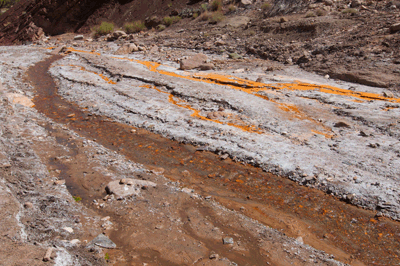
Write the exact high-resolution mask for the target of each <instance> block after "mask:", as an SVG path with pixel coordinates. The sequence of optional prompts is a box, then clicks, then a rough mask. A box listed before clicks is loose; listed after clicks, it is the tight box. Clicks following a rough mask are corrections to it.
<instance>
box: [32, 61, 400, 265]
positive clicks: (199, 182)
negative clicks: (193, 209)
mask: <svg viewBox="0 0 400 266" xmlns="http://www.w3.org/2000/svg"><path fill="white" fill-rule="evenodd" d="M59 58H60V57H57V56H56V57H52V58H50V59H47V60H45V61H43V62H41V63H39V64H37V65H36V66H34V67H32V68H30V69H29V71H28V76H29V79H30V80H31V82H32V85H33V86H34V87H35V88H36V90H37V96H36V97H35V98H34V103H35V105H36V108H37V110H39V111H40V112H42V113H44V114H45V115H46V116H48V117H49V118H51V119H53V120H55V121H56V122H58V123H62V124H67V125H68V126H69V127H70V128H71V129H73V130H75V131H76V132H78V133H79V134H80V135H82V136H83V137H86V138H88V139H96V140H97V141H98V142H99V143H100V144H102V145H103V146H105V147H107V148H109V149H111V150H116V151H118V152H119V153H121V154H123V155H125V156H126V157H127V158H128V159H130V160H132V161H134V162H138V163H141V164H144V165H145V166H156V167H162V168H164V169H165V176H166V177H171V179H172V180H179V181H180V182H181V183H182V184H184V186H187V187H193V188H195V189H196V191H199V192H201V194H203V195H213V196H215V198H216V199H217V200H219V201H220V202H221V203H222V204H223V205H225V206H232V208H233V209H236V210H238V211H241V207H244V212H245V214H246V215H248V216H249V217H252V218H254V219H257V220H259V221H260V222H262V223H264V224H266V225H269V226H271V227H274V228H277V229H282V230H283V231H284V232H285V233H286V234H287V235H289V236H293V237H297V236H302V237H303V239H304V241H305V243H306V244H309V245H311V246H314V247H315V248H317V249H322V250H326V251H327V252H331V253H333V254H334V255H335V256H336V258H337V259H339V260H342V261H344V262H348V263H350V264H353V265H356V264H357V263H358V262H357V261H361V262H363V263H365V264H366V265H395V264H399V263H400V259H399V257H398V256H400V253H399V251H400V225H399V223H397V222H394V221H391V220H389V219H387V218H383V217H379V218H375V217H374V213H373V212H371V211H366V210H363V209H360V208H357V207H354V206H351V205H349V204H346V203H344V202H340V201H337V200H336V199H335V198H334V197H332V196H330V195H327V194H324V193H323V192H321V191H318V190H315V189H309V188H307V187H301V186H299V185H297V184H296V183H294V182H292V181H290V180H288V179H286V178H280V177H277V176H273V175H271V174H268V173H265V172H263V171H262V170H261V169H259V168H255V167H250V166H245V165H242V164H239V163H235V162H234V161H232V160H230V159H227V160H220V159H219V157H218V156H217V155H215V154H213V153H210V152H204V151H196V148H195V147H193V146H190V145H183V144H180V143H177V142H174V141H171V140H169V139H166V138H163V137H161V136H158V135H156V134H153V133H151V132H147V131H145V130H141V129H140V130H137V134H132V133H131V129H132V127H130V126H127V125H123V124H119V123H116V122H111V121H109V120H108V119H107V118H105V117H97V116H92V117H91V118H90V119H87V118H88V113H87V112H86V111H84V110H81V109H79V107H78V106H76V105H75V104H72V103H69V102H67V101H65V100H64V99H62V98H61V97H60V96H59V95H58V94H57V89H56V87H55V86H56V85H55V83H54V81H53V80H52V78H51V76H50V75H49V74H48V72H47V70H48V68H49V67H50V64H51V63H52V62H54V61H56V60H57V59H59ZM71 113H74V114H75V116H74V120H73V119H71V118H70V117H68V114H71ZM184 171H188V172H189V173H190V175H187V176H186V175H184V174H182V172H184ZM73 185H74V186H76V187H79V184H73ZM82 193H83V192H82ZM81 195H83V196H85V195H84V194H81ZM255 207H257V209H256V208H255ZM261 214H263V215H261ZM321 243H325V246H323V245H321Z"/></svg>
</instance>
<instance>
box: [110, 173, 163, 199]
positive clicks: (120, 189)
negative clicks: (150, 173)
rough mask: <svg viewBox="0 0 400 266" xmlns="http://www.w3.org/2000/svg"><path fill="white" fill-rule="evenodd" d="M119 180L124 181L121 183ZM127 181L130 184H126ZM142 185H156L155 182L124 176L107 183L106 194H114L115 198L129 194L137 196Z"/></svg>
mask: <svg viewBox="0 0 400 266" xmlns="http://www.w3.org/2000/svg"><path fill="white" fill-rule="evenodd" d="M121 181H123V182H124V183H123V184H121ZM128 183H129V184H130V185H128ZM143 187H153V188H155V187H157V184H156V183H154V182H151V181H146V180H139V179H132V178H126V179H121V180H120V181H118V180H115V181H111V182H110V183H108V185H107V186H106V192H107V193H108V194H114V195H115V197H116V198H117V199H123V198H125V197H130V196H138V195H139V194H140V189H139V188H143Z"/></svg>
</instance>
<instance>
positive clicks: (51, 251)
mask: <svg viewBox="0 0 400 266" xmlns="http://www.w3.org/2000/svg"><path fill="white" fill-rule="evenodd" d="M51 253H53V248H48V249H47V251H46V254H44V257H43V261H45V262H47V261H50V260H51Z"/></svg>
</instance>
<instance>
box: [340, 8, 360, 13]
mask: <svg viewBox="0 0 400 266" xmlns="http://www.w3.org/2000/svg"><path fill="white" fill-rule="evenodd" d="M357 12H358V10H357V9H355V8H346V9H345V10H343V11H342V13H343V14H355V13H357Z"/></svg>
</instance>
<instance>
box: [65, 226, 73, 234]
mask: <svg viewBox="0 0 400 266" xmlns="http://www.w3.org/2000/svg"><path fill="white" fill-rule="evenodd" d="M63 229H64V230H65V231H67V232H68V233H71V234H72V233H73V232H74V229H72V228H71V227H64V228H63Z"/></svg>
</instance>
